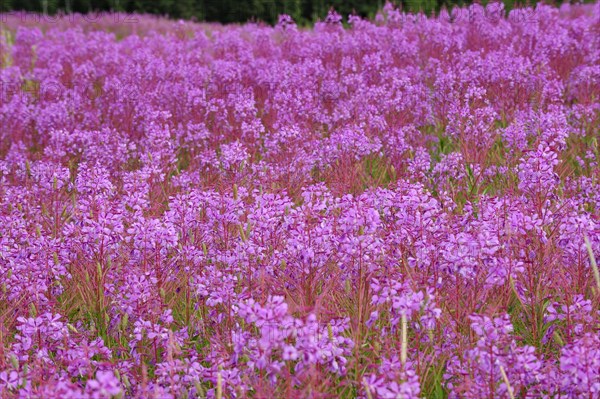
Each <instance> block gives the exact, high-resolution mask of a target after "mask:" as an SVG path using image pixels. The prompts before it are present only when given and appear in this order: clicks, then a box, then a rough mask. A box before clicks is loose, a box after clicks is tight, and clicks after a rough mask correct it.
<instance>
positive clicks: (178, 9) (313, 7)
mask: <svg viewBox="0 0 600 399" xmlns="http://www.w3.org/2000/svg"><path fill="white" fill-rule="evenodd" d="M470 2H471V1H469V0H466V1H464V0H401V1H398V0H396V1H394V3H395V4H397V5H400V6H402V8H403V9H406V10H409V11H423V12H425V13H426V14H431V13H432V12H437V11H439V10H440V8H441V7H442V6H446V7H448V8H450V7H452V6H453V5H465V4H468V3H470ZM485 2H486V0H483V1H482V3H485ZM504 2H505V5H506V6H507V8H508V9H510V8H512V7H513V6H514V5H515V4H517V3H518V1H517V2H515V0H504ZM534 2H535V0H532V1H531V3H534ZM384 3H385V0H245V1H244V0H0V11H3V12H7V11H12V10H23V11H32V12H45V13H49V14H55V13H57V12H66V13H69V12H78V13H87V12H92V11H121V12H128V13H133V12H137V13H149V14H158V15H165V16H168V17H171V18H184V19H196V20H199V21H215V22H222V23H231V22H246V21H249V20H260V21H264V22H267V23H274V22H276V20H277V17H278V15H279V14H289V15H290V16H292V18H294V20H295V21H297V22H299V23H301V24H308V23H312V22H314V21H316V20H318V19H323V18H324V17H325V16H326V15H327V12H328V10H329V9H330V8H331V7H333V8H334V9H335V10H336V11H337V12H339V13H340V14H341V15H342V16H344V17H346V16H348V15H349V14H351V13H356V14H358V15H361V16H363V17H373V16H374V15H375V14H376V12H377V11H378V10H379V9H381V8H382V7H383V5H384Z"/></svg>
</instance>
